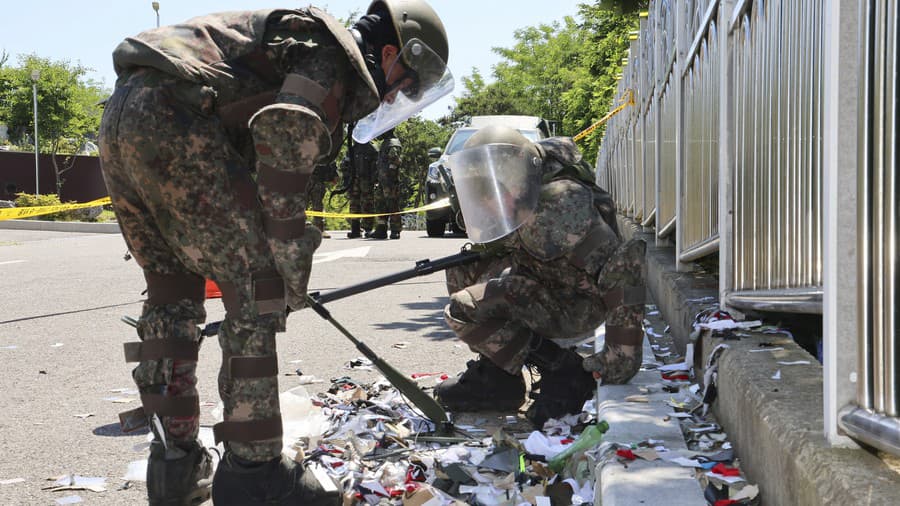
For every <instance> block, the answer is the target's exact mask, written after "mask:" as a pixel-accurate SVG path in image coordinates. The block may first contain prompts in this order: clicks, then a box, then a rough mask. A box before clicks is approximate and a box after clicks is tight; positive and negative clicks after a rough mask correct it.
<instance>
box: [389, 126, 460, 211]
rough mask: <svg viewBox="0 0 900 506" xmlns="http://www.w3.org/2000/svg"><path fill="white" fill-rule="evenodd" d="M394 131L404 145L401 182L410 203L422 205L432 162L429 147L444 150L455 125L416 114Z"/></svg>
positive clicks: (401, 161) (401, 158)
mask: <svg viewBox="0 0 900 506" xmlns="http://www.w3.org/2000/svg"><path fill="white" fill-rule="evenodd" d="M394 133H395V134H396V135H397V138H398V139H400V144H401V146H402V148H401V155H400V170H401V178H400V181H401V185H402V186H403V195H404V196H405V201H406V202H407V204H406V205H407V206H410V205H412V206H418V205H421V204H423V203H424V195H423V194H422V192H423V190H424V188H425V184H424V183H425V176H426V175H427V173H428V164H429V163H431V161H432V160H431V159H429V158H428V150H429V149H431V148H435V147H440V148H441V149H443V148H444V145H445V144H447V141H448V140H449V139H450V135H451V134H452V133H453V127H452V126H450V125H449V124H441V123H438V122H435V121H431V120H427V119H422V118H420V117H419V116H413V117H412V118H410V119H408V120H407V121H404V122H403V123H401V124H399V125H397V128H396V129H395V130H394Z"/></svg>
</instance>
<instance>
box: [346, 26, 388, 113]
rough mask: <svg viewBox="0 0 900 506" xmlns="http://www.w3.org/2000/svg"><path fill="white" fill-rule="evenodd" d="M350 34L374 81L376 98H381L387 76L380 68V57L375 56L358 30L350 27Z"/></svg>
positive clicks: (385, 86)
mask: <svg viewBox="0 0 900 506" xmlns="http://www.w3.org/2000/svg"><path fill="white" fill-rule="evenodd" d="M350 34H351V35H352V36H353V40H354V41H356V45H357V46H358V47H359V51H360V52H361V53H362V54H363V59H364V60H365V61H366V68H368V70H369V74H370V75H371V76H372V80H373V81H375V87H376V88H378V98H381V99H383V98H384V96H385V94H386V93H387V91H388V90H387V77H386V76H385V75H384V70H383V69H382V68H381V57H376V55H375V54H374V53H375V51H373V48H372V46H371V45H369V44H367V43H366V41H365V40H363V37H362V34H361V33H359V30H357V29H356V28H351V29H350Z"/></svg>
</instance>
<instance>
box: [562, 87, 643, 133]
mask: <svg viewBox="0 0 900 506" xmlns="http://www.w3.org/2000/svg"><path fill="white" fill-rule="evenodd" d="M626 97H627V98H626ZM622 99H623V100H622V104H621V105H619V107H616V108H615V109H613V110H612V111H609V114H607V115H606V116H603V117H602V118H600V119H599V120H598V121H597V122H596V123H594V124H593V125H591V126H589V127H587V128H585V129H584V130H582V131H580V132H578V135H576V136H575V137H572V140H573V141H575V142H578V141H580V140H581V139H584V138H585V137H587V136H588V135H591V133H593V132H594V130H596V129H597V128H598V127H599V126H600V125H602V124H604V123H606V122H607V121H609V118H612V117H613V116H615V115H616V114H619V113H620V112H622V111H623V110H624V109H625V108H626V107H628V106H629V105H634V91H633V90H625V96H624V97H622Z"/></svg>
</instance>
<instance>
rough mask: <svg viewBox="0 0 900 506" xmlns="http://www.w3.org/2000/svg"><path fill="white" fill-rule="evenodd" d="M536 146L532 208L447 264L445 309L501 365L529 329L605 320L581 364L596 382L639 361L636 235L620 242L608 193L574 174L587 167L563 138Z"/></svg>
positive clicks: (550, 333)
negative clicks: (479, 255) (479, 248)
mask: <svg viewBox="0 0 900 506" xmlns="http://www.w3.org/2000/svg"><path fill="white" fill-rule="evenodd" d="M536 146H537V147H538V150H539V151H540V152H541V154H542V158H543V161H544V164H543V171H544V184H543V186H542V188H541V197H540V201H539V203H538V205H537V208H536V211H535V214H534V216H533V217H532V218H531V219H529V221H527V222H526V223H525V224H523V225H522V226H521V227H520V228H519V229H517V230H516V231H515V232H514V233H512V234H510V235H508V236H506V237H504V238H502V239H500V240H498V241H495V242H494V243H490V244H488V245H487V246H486V247H487V250H488V252H489V254H488V255H487V256H486V258H485V259H484V260H482V261H481V262H478V263H475V264H470V265H466V266H463V267H458V268H454V269H450V270H448V271H447V286H448V290H449V292H450V293H451V296H450V304H448V305H447V306H446V308H445V310H444V318H445V319H446V321H447V323H448V324H449V325H450V327H451V328H452V329H453V330H454V331H455V332H456V334H457V335H458V336H459V337H460V339H461V340H462V341H464V342H466V343H467V344H468V345H469V347H470V348H471V349H472V350H473V351H476V352H478V353H480V354H481V355H484V356H486V357H488V358H489V359H490V360H491V362H493V363H494V364H496V365H497V366H499V367H500V368H502V369H503V370H505V371H506V372H507V373H510V374H518V372H519V371H520V370H521V368H522V365H523V364H524V363H526V360H527V358H528V356H529V353H530V352H533V351H534V349H533V346H534V338H535V337H536V336H538V337H542V338H549V339H551V340H556V339H569V338H573V337H585V336H589V335H592V334H593V332H594V330H595V329H596V328H597V327H598V326H599V325H600V324H602V323H603V322H604V321H605V322H606V325H607V338H606V345H605V347H604V349H603V350H602V351H601V352H600V353H598V354H596V355H594V356H592V357H589V358H588V359H586V360H585V362H584V367H585V369H586V370H590V371H598V372H599V373H600V375H601V377H602V380H603V381H604V382H605V383H625V382H627V381H628V380H629V379H631V377H632V376H634V374H635V373H637V371H638V369H639V368H640V364H641V342H642V339H643V334H642V330H641V326H642V322H643V310H644V309H643V308H644V305H643V290H644V287H643V279H644V274H643V269H644V249H645V248H644V243H643V242H642V241H629V242H628V243H625V244H622V243H621V240H620V238H619V234H618V229H617V227H616V223H615V214H614V205H613V202H612V199H611V198H610V197H609V194H608V193H606V192H605V191H603V190H601V189H599V188H597V187H596V186H593V185H588V184H586V183H585V182H583V181H584V179H585V174H590V168H589V167H588V166H587V163H586V162H584V161H583V160H582V158H581V154H580V153H579V152H578V149H577V148H576V147H575V144H574V143H573V142H572V141H571V139H568V138H551V139H546V140H543V141H540V142H537V143H536ZM585 171H586V172H585ZM579 172H580V173H581V177H580V178H579V177H576V176H577V174H578V173H579ZM530 347H531V348H530Z"/></svg>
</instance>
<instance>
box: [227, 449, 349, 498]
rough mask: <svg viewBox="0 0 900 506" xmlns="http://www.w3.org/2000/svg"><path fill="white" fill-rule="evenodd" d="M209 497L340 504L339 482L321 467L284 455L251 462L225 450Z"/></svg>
mask: <svg viewBox="0 0 900 506" xmlns="http://www.w3.org/2000/svg"><path fill="white" fill-rule="evenodd" d="M212 498H213V503H214V504H215V505H216V506H232V505H233V506H250V505H256V504H267V505H279V504H280V505H294V504H303V505H307V506H340V505H341V504H343V497H342V493H341V488H340V486H339V484H338V483H336V482H335V481H334V480H333V479H332V478H331V477H330V476H328V474H327V473H326V472H325V471H324V470H321V469H315V468H313V467H311V466H305V465H303V464H300V463H297V462H294V461H293V460H291V459H289V458H287V457H285V456H284V455H282V456H281V457H279V458H276V459H273V460H269V461H266V462H253V461H250V460H245V459H242V458H240V457H238V456H237V455H235V454H234V453H232V452H231V451H227V450H226V452H225V456H224V457H222V461H221V462H219V465H218V467H217V468H216V475H215V477H214V478H213V490H212Z"/></svg>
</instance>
